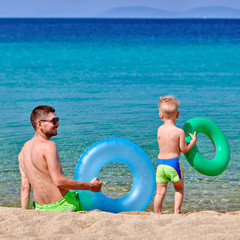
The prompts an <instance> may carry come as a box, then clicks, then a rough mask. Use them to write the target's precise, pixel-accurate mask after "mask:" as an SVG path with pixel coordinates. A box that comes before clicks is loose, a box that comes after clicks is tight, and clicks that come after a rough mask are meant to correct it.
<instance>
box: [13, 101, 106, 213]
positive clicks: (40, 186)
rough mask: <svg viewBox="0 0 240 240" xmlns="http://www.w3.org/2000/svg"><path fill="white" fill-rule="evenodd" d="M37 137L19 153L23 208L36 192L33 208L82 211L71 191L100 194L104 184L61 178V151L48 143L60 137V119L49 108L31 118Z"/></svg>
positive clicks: (44, 108) (77, 198)
mask: <svg viewBox="0 0 240 240" xmlns="http://www.w3.org/2000/svg"><path fill="white" fill-rule="evenodd" d="M30 120H31V123H32V125H33V128H34V129H35V135H34V136H33V138H32V139H31V140H29V141H28V142H26V143H25V144H24V146H23V148H22V150H21V152H20V153H19V156H18V160H19V169H20V173H21V207H22V208H25V209H27V208H28V207H29V199H30V190H31V187H32V189H33V196H34V200H35V202H34V208H35V209H38V210H45V211H81V210H85V209H84V207H83V206H82V205H81V203H80V201H79V197H78V193H76V192H71V191H69V189H71V190H91V191H93V192H99V191H101V187H102V182H101V181H100V180H99V179H98V178H94V179H93V180H92V181H91V182H90V183H87V182H79V181H75V180H73V179H70V178H67V177H65V176H63V174H62V167H61V163H60V160H59V155H58V149H57V146H56V144H55V143H54V142H52V141H50V140H49V139H50V138H51V137H53V136H55V135H57V128H58V126H59V118H58V117H57V116H56V114H55V109H54V108H52V107H50V106H38V107H36V108H35V109H34V110H33V111H32V113H31V117H30Z"/></svg>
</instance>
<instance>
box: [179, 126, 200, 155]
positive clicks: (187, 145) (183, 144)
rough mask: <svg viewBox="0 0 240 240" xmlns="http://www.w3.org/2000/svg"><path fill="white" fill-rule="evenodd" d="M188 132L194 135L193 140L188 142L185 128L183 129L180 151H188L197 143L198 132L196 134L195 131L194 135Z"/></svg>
mask: <svg viewBox="0 0 240 240" xmlns="http://www.w3.org/2000/svg"><path fill="white" fill-rule="evenodd" d="M188 134H189V135H190V136H191V137H192V140H191V142H190V143H187V142H186V139H185V133H184V131H183V130H182V131H181V134H180V151H181V152H182V153H186V152H188V151H189V150H190V149H191V148H192V147H193V146H194V145H195V143H196V142H197V134H196V132H194V134H193V135H192V134H191V133H188Z"/></svg>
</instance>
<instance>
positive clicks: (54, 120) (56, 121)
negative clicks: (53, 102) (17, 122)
mask: <svg viewBox="0 0 240 240" xmlns="http://www.w3.org/2000/svg"><path fill="white" fill-rule="evenodd" d="M40 121H41V122H52V123H53V125H55V124H57V123H58V122H59V118H58V117H56V118H52V119H50V120H40Z"/></svg>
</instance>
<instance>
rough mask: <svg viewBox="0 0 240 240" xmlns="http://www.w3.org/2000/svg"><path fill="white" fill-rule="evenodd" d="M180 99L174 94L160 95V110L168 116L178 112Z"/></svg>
mask: <svg viewBox="0 0 240 240" xmlns="http://www.w3.org/2000/svg"><path fill="white" fill-rule="evenodd" d="M178 107H179V101H178V100H177V99H176V98H175V97H174V96H172V95H169V96H165V97H160V101H159V103H158V109H159V112H160V113H161V114H162V115H163V116H164V117H166V118H170V117H172V116H173V115H174V114H176V113H177V112H178Z"/></svg>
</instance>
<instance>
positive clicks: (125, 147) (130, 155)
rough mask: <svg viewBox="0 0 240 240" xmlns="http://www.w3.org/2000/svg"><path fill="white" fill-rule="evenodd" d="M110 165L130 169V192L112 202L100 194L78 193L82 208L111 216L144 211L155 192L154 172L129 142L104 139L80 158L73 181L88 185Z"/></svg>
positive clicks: (145, 155)
mask: <svg viewBox="0 0 240 240" xmlns="http://www.w3.org/2000/svg"><path fill="white" fill-rule="evenodd" d="M112 161H118V162H121V163H123V164H126V165H127V166H128V167H129V168H130V170H131V172H132V175H133V185H132V189H131V190H130V192H129V193H128V194H127V195H126V196H124V197H122V198H118V199H112V198H109V197H107V196H105V195H104V194H103V193H101V192H97V193H96V192H92V191H87V190H79V191H78V192H79V195H80V200H81V203H82V205H83V206H84V207H85V208H86V209H87V210H93V209H99V210H101V211H106V212H113V213H118V212H127V211H143V210H145V208H146V207H147V206H148V204H149V203H150V201H151V200H152V198H153V194H154V191H155V171H154V167H153V164H152V162H151V160H150V159H149V157H148V156H147V154H146V153H145V152H144V151H143V150H142V149H141V148H140V147H139V146H137V145H136V144H134V143H133V142H131V141H128V140H126V139H121V138H108V139H104V140H101V141H99V142H97V143H95V144H93V145H92V146H90V147H89V148H88V149H87V150H86V151H85V152H84V153H83V154H82V155H81V157H80V159H79V161H78V163H77V165H76V168H75V173H74V179H75V180H77V181H81V182H90V181H91V180H92V179H93V178H95V177H97V175H98V172H99V171H100V170H101V168H102V167H103V166H104V165H105V164H107V163H109V162H112Z"/></svg>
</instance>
